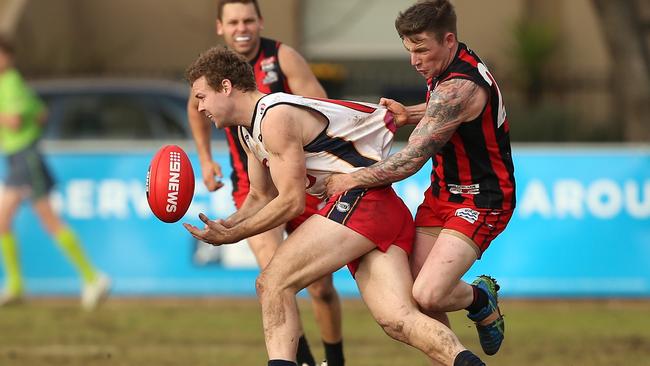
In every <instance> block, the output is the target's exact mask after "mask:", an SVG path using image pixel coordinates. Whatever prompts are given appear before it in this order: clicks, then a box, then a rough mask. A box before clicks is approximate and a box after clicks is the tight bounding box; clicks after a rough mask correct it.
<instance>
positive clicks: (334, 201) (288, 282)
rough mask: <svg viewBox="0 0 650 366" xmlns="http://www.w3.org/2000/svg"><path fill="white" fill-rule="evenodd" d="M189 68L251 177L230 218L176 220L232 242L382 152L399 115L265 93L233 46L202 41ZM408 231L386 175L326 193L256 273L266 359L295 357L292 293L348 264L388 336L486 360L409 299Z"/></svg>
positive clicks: (298, 208)
mask: <svg viewBox="0 0 650 366" xmlns="http://www.w3.org/2000/svg"><path fill="white" fill-rule="evenodd" d="M187 78H188V80H189V81H190V83H191V84H192V92H193V94H194V96H195V97H196V98H197V99H198V100H199V106H198V108H199V111H200V112H202V113H204V114H205V115H206V116H208V118H210V119H211V120H212V121H213V122H214V124H215V125H216V126H217V127H218V128H224V127H227V126H235V125H236V126H240V128H239V132H240V138H241V139H242V141H243V142H244V144H245V146H246V149H247V153H248V155H249V165H248V173H249V176H250V179H251V186H250V191H249V194H248V197H247V198H246V201H245V202H244V204H243V205H242V207H241V208H240V209H239V210H238V211H237V212H236V213H235V214H233V215H232V216H230V217H228V218H227V219H226V220H215V221H211V220H209V219H208V218H207V217H206V216H205V215H203V214H200V215H199V216H200V218H201V220H202V221H203V222H204V223H205V227H204V228H203V229H199V228H197V227H194V226H192V225H189V224H184V225H185V227H186V229H187V230H188V231H189V232H190V233H191V234H192V235H193V236H194V237H195V238H197V239H200V240H203V241H205V242H208V243H211V244H214V245H221V244H227V243H236V242H237V241H239V240H241V239H242V238H245V237H248V236H250V235H255V234H257V233H260V232H263V231H266V230H268V229H270V228H272V227H276V226H277V225H280V224H281V223H283V222H286V221H287V220H290V219H291V218H292V217H294V216H295V215H297V214H299V213H300V212H302V211H303V210H304V205H305V190H307V191H308V192H309V193H312V194H315V195H318V196H323V195H324V194H325V186H324V182H325V179H326V178H327V177H328V176H329V175H330V174H332V173H333V172H350V171H354V170H356V169H359V168H360V167H364V166H369V165H371V164H373V163H375V162H377V161H379V160H381V159H384V158H386V157H387V156H388V153H389V151H390V146H391V144H392V140H393V133H394V131H395V128H396V126H395V123H394V121H393V118H392V113H390V112H388V110H387V109H385V108H383V107H381V106H378V105H372V104H364V103H356V102H349V101H335V100H328V99H321V98H308V97H301V96H294V95H290V94H286V93H273V94H264V93H261V92H260V91H258V90H256V85H255V81H254V79H253V73H252V70H251V68H250V65H249V64H248V63H247V62H246V61H245V60H244V59H242V58H240V57H239V56H237V55H236V54H234V53H233V52H231V51H228V50H225V49H221V48H213V49H211V50H208V51H207V52H206V53H204V54H203V55H201V56H200V57H199V59H198V60H196V61H195V62H194V63H193V64H192V65H191V66H190V67H189V68H188V71H187ZM378 218H381V219H378ZM385 222H390V223H391V225H385ZM414 234H415V226H414V223H413V219H412V217H411V213H410V212H409V210H408V208H407V207H406V205H405V204H404V203H403V202H402V200H401V199H399V197H397V195H396V194H395V192H394V191H393V189H392V187H390V185H386V186H383V187H377V188H370V189H358V190H353V191H349V192H346V193H345V194H343V195H338V196H333V197H329V198H328V200H327V202H326V205H325V206H324V207H323V208H322V209H321V210H320V211H319V212H318V213H317V214H315V215H312V216H311V217H310V218H309V219H307V221H305V222H304V223H303V224H302V225H301V226H300V227H299V228H298V229H297V230H296V231H294V232H293V233H292V234H291V235H289V237H288V238H287V239H286V241H285V242H284V243H283V244H282V245H281V246H280V247H279V248H278V250H277V251H276V253H275V255H274V256H273V258H272V260H271V262H270V263H269V265H268V266H267V267H266V268H265V269H264V270H263V271H262V273H261V274H260V276H259V277H258V279H257V283H256V286H257V293H258V297H259V299H260V302H261V304H262V319H263V323H264V334H265V340H266V347H267V351H268V356H269V363H268V365H269V366H292V365H295V363H294V360H295V354H296V346H297V344H296V339H297V338H298V334H299V317H298V311H297V307H296V299H295V294H296V293H297V292H298V291H300V289H302V288H304V287H305V286H307V285H308V284H310V283H311V282H312V281H314V280H315V279H317V278H320V277H322V276H323V275H325V274H327V273H332V272H333V271H336V270H337V269H338V268H340V267H342V266H343V265H345V264H348V268H349V269H350V271H351V273H352V275H353V276H354V277H355V280H356V281H357V285H358V287H359V290H360V292H361V295H362V297H363V299H364V301H365V303H366V304H367V305H368V307H369V308H370V311H371V313H372V314H373V316H374V317H375V319H376V320H377V322H378V323H379V324H380V325H381V326H382V327H383V329H384V330H385V331H386V333H387V334H389V335H390V336H391V337H393V338H395V339H397V340H399V341H402V342H405V343H407V344H410V345H412V346H413V347H416V348H418V349H420V350H421V351H422V352H424V353H425V354H427V355H428V356H429V357H430V358H432V359H433V360H436V361H437V362H439V363H442V364H445V365H454V366H460V365H463V366H473V365H484V364H483V362H482V361H481V360H480V359H479V358H478V357H477V356H476V355H474V354H472V353H471V352H470V351H468V350H467V349H465V348H464V347H463V346H462V345H461V344H460V342H459V340H458V339H457V337H456V336H455V335H454V333H453V332H452V331H451V330H450V329H449V328H448V327H446V326H445V325H444V324H442V323H440V322H439V321H437V320H435V319H433V318H430V317H428V316H426V315H424V314H422V313H421V312H420V311H419V309H418V308H417V306H416V304H415V302H414V301H413V300H412V297H411V290H412V285H413V278H412V276H411V273H410V270H409V264H408V253H409V252H410V251H411V246H412V241H413V236H414Z"/></svg>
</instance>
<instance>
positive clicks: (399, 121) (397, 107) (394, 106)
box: [379, 98, 409, 127]
mask: <svg viewBox="0 0 650 366" xmlns="http://www.w3.org/2000/svg"><path fill="white" fill-rule="evenodd" d="M379 105H383V106H384V107H386V108H387V109H388V110H389V111H391V113H393V118H395V125H396V126H397V127H402V126H404V125H405V124H406V123H407V122H408V119H409V113H408V111H407V110H406V107H404V105H403V104H402V103H400V102H398V101H396V100H393V99H388V98H381V99H379Z"/></svg>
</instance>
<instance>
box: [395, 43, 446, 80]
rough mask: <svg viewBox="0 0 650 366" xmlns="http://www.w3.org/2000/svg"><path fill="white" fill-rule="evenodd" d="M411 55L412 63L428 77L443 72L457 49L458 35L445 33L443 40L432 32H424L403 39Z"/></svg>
mask: <svg viewBox="0 0 650 366" xmlns="http://www.w3.org/2000/svg"><path fill="white" fill-rule="evenodd" d="M402 42H403V43H404V47H405V48H406V50H407V51H408V52H409V54H410V55H411V65H413V66H414V67H415V70H416V71H417V72H419V73H420V74H421V75H422V76H424V77H425V78H426V79H429V78H432V77H436V76H438V75H440V74H442V72H443V71H445V69H446V68H447V66H449V63H450V62H451V60H452V58H453V57H454V54H453V52H454V51H455V45H456V36H454V34H453V33H447V34H445V37H444V38H443V39H442V42H440V41H438V39H437V38H436V36H435V35H434V34H433V33H431V32H422V33H418V34H416V35H413V36H410V37H404V39H403V40H402Z"/></svg>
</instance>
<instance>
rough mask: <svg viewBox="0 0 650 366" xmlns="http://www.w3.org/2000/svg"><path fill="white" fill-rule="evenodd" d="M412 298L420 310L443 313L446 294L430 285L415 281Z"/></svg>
mask: <svg viewBox="0 0 650 366" xmlns="http://www.w3.org/2000/svg"><path fill="white" fill-rule="evenodd" d="M412 294H413V298H414V299H415V301H416V302H417V303H418V305H420V307H421V308H423V309H426V310H428V311H444V310H445V309H444V307H445V304H444V299H445V297H446V294H445V293H444V291H441V290H440V289H439V288H437V287H435V286H432V285H431V284H426V283H423V281H416V282H415V283H414V284H413V290H412Z"/></svg>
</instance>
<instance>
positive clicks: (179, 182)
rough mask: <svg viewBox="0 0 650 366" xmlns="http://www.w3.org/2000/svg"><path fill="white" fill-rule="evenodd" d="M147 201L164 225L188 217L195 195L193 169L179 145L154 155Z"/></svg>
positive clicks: (149, 176)
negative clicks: (188, 210) (186, 214)
mask: <svg viewBox="0 0 650 366" xmlns="http://www.w3.org/2000/svg"><path fill="white" fill-rule="evenodd" d="M146 184H147V202H148V203H149V207H150V208H151V211H152V212H153V213H154V215H156V217H157V218H159V219H160V220H161V221H164V222H169V223H171V222H176V221H178V220H180V219H181V217H183V215H185V213H186V212H187V209H188V208H189V207H190V203H192V197H193V196H194V170H193V169H192V164H191V163H190V159H189V158H188V157H187V154H186V153H185V151H183V149H181V148H180V147H179V146H177V145H166V146H163V147H162V148H161V149H160V150H158V152H157V153H156V155H154V157H153V159H152V160H151V164H150V165H149V171H148V172H147V183H146Z"/></svg>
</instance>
